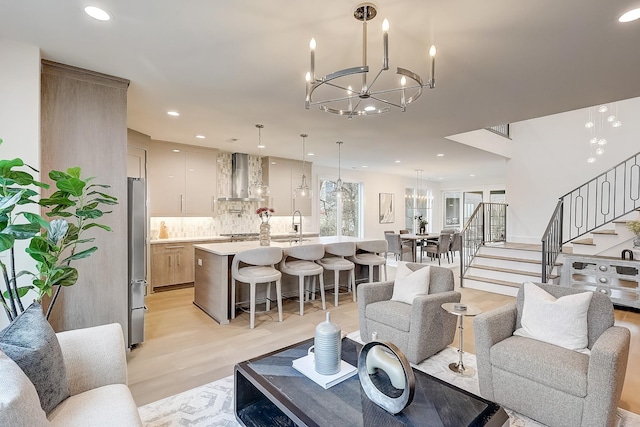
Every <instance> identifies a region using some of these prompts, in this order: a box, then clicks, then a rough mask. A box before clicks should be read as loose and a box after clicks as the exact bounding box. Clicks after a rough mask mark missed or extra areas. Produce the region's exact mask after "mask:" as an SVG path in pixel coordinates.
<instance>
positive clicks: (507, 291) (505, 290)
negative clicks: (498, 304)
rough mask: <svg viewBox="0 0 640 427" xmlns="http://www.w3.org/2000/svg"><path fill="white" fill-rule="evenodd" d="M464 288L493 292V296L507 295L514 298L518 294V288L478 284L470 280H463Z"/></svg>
mask: <svg viewBox="0 0 640 427" xmlns="http://www.w3.org/2000/svg"><path fill="white" fill-rule="evenodd" d="M464 287H465V288H471V289H479V290H481V291H487V292H493V293H494V294H502V295H509V296H512V297H515V296H516V295H517V294H518V288H515V287H511V286H502V285H496V284H494V283H487V282H480V281H478V280H472V279H464Z"/></svg>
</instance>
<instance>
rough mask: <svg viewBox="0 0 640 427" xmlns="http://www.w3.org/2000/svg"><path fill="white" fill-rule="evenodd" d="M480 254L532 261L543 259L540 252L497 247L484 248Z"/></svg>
mask: <svg viewBox="0 0 640 427" xmlns="http://www.w3.org/2000/svg"><path fill="white" fill-rule="evenodd" d="M478 253H481V254H487V255H497V256H504V257H510V258H521V259H531V260H540V259H541V255H540V252H537V251H527V250H523V249H512V248H503V247H500V246H496V247H492V246H482V247H481V248H480V250H479V251H478Z"/></svg>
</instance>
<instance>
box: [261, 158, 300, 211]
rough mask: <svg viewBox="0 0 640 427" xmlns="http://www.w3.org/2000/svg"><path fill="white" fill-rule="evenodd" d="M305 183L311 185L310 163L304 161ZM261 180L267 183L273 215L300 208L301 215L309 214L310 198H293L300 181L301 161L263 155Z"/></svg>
mask: <svg viewBox="0 0 640 427" xmlns="http://www.w3.org/2000/svg"><path fill="white" fill-rule="evenodd" d="M305 175H306V177H307V183H308V184H309V186H311V187H312V189H313V185H312V180H311V163H310V162H305ZM262 180H263V182H264V183H266V184H268V185H269V189H270V197H271V201H270V207H272V208H273V209H274V210H275V215H283V216H285V215H291V214H293V212H294V211H295V210H300V212H301V213H302V215H304V216H308V215H311V199H294V197H293V196H294V191H295V189H296V187H298V186H299V185H300V183H301V182H302V162H301V161H299V160H291V159H284V158H280V157H263V159H262Z"/></svg>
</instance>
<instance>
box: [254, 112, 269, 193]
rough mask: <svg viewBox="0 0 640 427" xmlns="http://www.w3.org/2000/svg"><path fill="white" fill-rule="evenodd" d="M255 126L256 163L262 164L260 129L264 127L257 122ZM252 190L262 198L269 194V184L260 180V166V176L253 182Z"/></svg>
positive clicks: (262, 146)
mask: <svg viewBox="0 0 640 427" xmlns="http://www.w3.org/2000/svg"><path fill="white" fill-rule="evenodd" d="M256 128H258V163H259V164H262V149H263V148H265V147H264V145H262V129H263V128H264V125H260V124H257V125H256ZM252 190H253V195H254V197H257V198H260V199H263V198H265V197H267V196H269V193H270V189H269V186H268V185H267V184H265V183H263V182H262V167H261V168H260V176H259V177H258V178H257V179H256V182H255V183H254V184H253V186H252Z"/></svg>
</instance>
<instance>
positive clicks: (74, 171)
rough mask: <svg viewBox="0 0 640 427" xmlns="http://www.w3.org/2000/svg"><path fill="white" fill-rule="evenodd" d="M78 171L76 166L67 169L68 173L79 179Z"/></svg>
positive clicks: (79, 170)
mask: <svg viewBox="0 0 640 427" xmlns="http://www.w3.org/2000/svg"><path fill="white" fill-rule="evenodd" d="M80 172H81V169H80V168H79V167H77V166H76V167H74V168H69V169H67V173H68V174H69V175H71V176H72V177H74V178H78V179H80Z"/></svg>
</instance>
